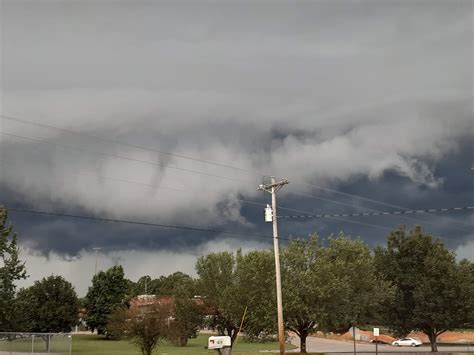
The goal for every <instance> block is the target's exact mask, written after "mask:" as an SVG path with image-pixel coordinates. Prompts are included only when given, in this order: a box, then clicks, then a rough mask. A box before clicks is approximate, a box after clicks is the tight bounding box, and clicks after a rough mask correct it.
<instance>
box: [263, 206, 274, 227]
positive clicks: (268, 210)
mask: <svg viewBox="0 0 474 355" xmlns="http://www.w3.org/2000/svg"><path fill="white" fill-rule="evenodd" d="M265 222H267V223H270V222H273V209H272V207H271V206H270V205H267V207H265Z"/></svg>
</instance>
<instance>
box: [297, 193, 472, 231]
mask: <svg viewBox="0 0 474 355" xmlns="http://www.w3.org/2000/svg"><path fill="white" fill-rule="evenodd" d="M289 193H291V194H293V195H297V196H302V197H308V198H311V199H315V200H322V201H327V202H330V203H335V204H338V205H342V206H349V207H356V208H358V209H363V207H362V206H357V205H354V204H351V203H347V202H341V201H335V200H331V199H327V198H323V197H319V196H314V195H311V194H302V193H295V192H289ZM387 205H389V206H393V207H397V206H396V205H390V204H387ZM398 208H400V209H403V210H404V211H410V210H409V209H407V208H404V207H400V206H398ZM367 210H370V211H372V212H374V213H380V214H383V213H384V211H380V210H376V209H373V208H367ZM428 213H429V212H428ZM396 214H398V215H400V217H402V218H406V219H409V220H415V219H414V218H413V217H411V216H405V214H404V213H396ZM406 214H410V213H406ZM310 215H311V216H314V215H313V214H310ZM339 215H340V214H334V216H339ZM328 216H329V215H328ZM313 218H314V217H313ZM449 220H451V219H449ZM424 222H425V223H426V224H430V225H436V223H433V222H429V221H426V220H424ZM455 222H458V221H455ZM460 224H462V225H463V226H464V227H465V226H466V225H465V224H464V223H460ZM452 228H455V229H458V230H461V231H464V232H469V231H468V230H466V229H465V228H462V227H459V226H453V227H452Z"/></svg>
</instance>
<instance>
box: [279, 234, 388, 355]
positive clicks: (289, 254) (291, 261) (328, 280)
mask: <svg viewBox="0 0 474 355" xmlns="http://www.w3.org/2000/svg"><path fill="white" fill-rule="evenodd" d="M282 283H283V286H284V287H283V301H284V303H283V307H284V312H285V314H284V315H285V323H286V327H287V328H288V329H290V330H292V331H294V332H295V333H296V334H297V335H298V336H299V337H300V351H301V352H303V353H304V352H306V338H307V337H308V335H310V334H311V333H313V332H314V331H316V330H318V329H319V330H329V331H335V332H345V331H347V330H348V329H349V327H350V326H351V325H355V324H361V323H365V322H367V321H369V320H371V319H372V318H373V316H374V315H373V311H375V310H376V306H377V304H378V303H379V302H381V300H382V299H384V298H385V297H387V295H390V290H389V288H388V287H387V285H386V284H384V283H381V282H379V281H378V280H377V279H376V278H375V267H374V263H373V257H372V255H371V253H370V250H369V248H368V247H367V246H366V245H365V244H363V243H362V242H361V241H358V240H352V239H350V238H349V237H346V236H344V235H342V234H341V235H339V236H338V237H336V238H330V239H329V243H328V246H327V247H325V246H323V245H322V244H321V243H320V241H319V238H318V237H317V236H316V235H313V236H312V237H311V238H310V239H309V240H308V241H303V240H295V241H292V242H291V243H290V244H289V245H288V247H287V248H285V249H283V251H282Z"/></svg>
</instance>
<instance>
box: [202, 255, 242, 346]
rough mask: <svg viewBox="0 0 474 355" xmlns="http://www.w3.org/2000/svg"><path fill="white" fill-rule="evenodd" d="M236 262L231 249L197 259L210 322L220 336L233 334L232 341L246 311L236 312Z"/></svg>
mask: <svg viewBox="0 0 474 355" xmlns="http://www.w3.org/2000/svg"><path fill="white" fill-rule="evenodd" d="M235 264H236V263H235V257H234V255H233V254H232V253H229V252H220V253H211V254H208V255H206V256H202V257H200V258H198V260H197V262H196V271H197V273H198V275H199V286H200V292H201V295H202V296H204V297H205V298H204V300H205V305H206V309H207V310H208V312H211V313H212V315H211V319H210V322H209V324H208V325H209V326H210V327H212V328H215V329H216V330H217V332H218V334H219V335H228V336H230V337H231V339H232V343H233V342H234V340H235V338H237V333H238V329H239V320H240V317H241V314H242V312H243V311H244V309H241V311H240V312H239V313H236V312H235V305H236V304H237V303H238V301H236V299H238V297H239V295H240V293H236V287H235Z"/></svg>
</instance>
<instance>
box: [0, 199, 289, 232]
mask: <svg viewBox="0 0 474 355" xmlns="http://www.w3.org/2000/svg"><path fill="white" fill-rule="evenodd" d="M1 208H4V209H6V210H7V211H14V212H20V213H33V214H40V215H47V216H56V217H67V218H76V219H85V220H91V221H98V222H112V223H122V224H133V225H141V226H147V227H159V228H170V229H180V230H188V231H195V232H206V233H218V234H229V235H236V236H241V237H255V238H265V239H273V237H272V236H268V235H263V234H242V233H238V232H233V231H228V230H224V229H208V228H200V227H191V226H180V225H172V224H162V223H152V222H142V221H132V220H125V219H116V218H103V217H94V216H85V215H76V214H69V213H61V212H50V211H41V210H32V209H26V208H12V207H6V206H4V207H1ZM280 239H284V240H291V239H287V238H280Z"/></svg>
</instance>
